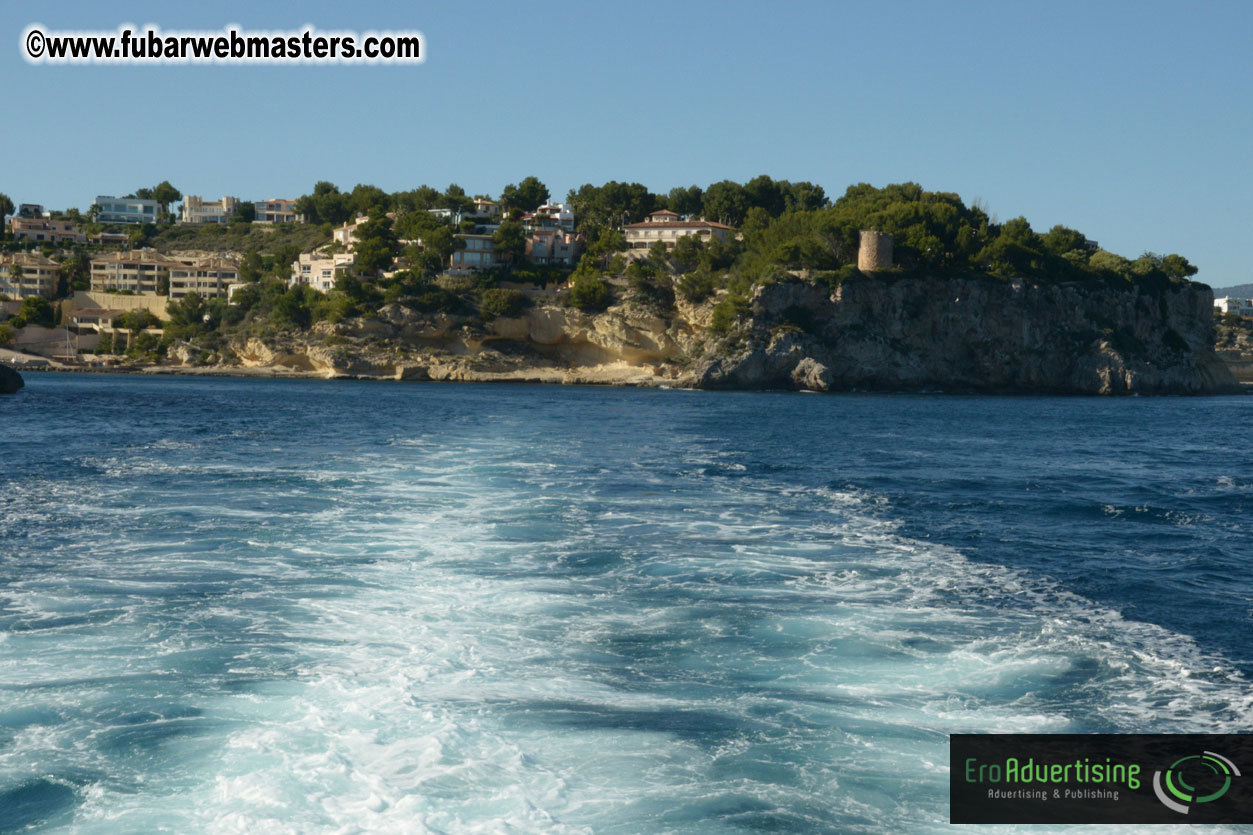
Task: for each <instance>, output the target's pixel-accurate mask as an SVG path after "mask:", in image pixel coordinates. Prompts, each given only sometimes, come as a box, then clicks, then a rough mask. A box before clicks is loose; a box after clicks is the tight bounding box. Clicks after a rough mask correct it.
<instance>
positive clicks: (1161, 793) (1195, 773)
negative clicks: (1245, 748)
mask: <svg viewBox="0 0 1253 835" xmlns="http://www.w3.org/2000/svg"><path fill="white" fill-rule="evenodd" d="M1239 776H1240V769H1238V768H1236V764H1235V763H1233V762H1232V761H1231V760H1229V759H1227V758H1226V757H1224V756H1222V755H1221V754H1215V753H1214V752H1213V751H1205V752H1203V753H1201V754H1191V755H1189V756H1187V757H1183V758H1181V759H1178V760H1175V762H1174V763H1172V764H1171V766H1170V768H1168V769H1166V770H1165V771H1154V772H1153V793H1154V794H1156V795H1157V799H1158V800H1160V801H1161V802H1162V805H1164V806H1166V807H1167V808H1169V809H1173V810H1175V811H1176V812H1178V813H1179V814H1181V815H1186V814H1188V811H1189V809H1190V808H1191V807H1190V806H1189V805H1187V804H1194V803H1213V802H1214V801H1215V800H1218V799H1219V798H1220V797H1222V796H1223V795H1225V794H1226V793H1227V790H1228V789H1230V788H1231V778H1232V777H1239Z"/></svg>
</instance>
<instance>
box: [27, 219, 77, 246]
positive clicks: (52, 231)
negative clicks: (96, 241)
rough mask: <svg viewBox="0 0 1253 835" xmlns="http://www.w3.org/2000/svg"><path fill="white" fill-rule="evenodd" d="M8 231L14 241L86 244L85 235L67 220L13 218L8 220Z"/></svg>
mask: <svg viewBox="0 0 1253 835" xmlns="http://www.w3.org/2000/svg"><path fill="white" fill-rule="evenodd" d="M9 229H10V231H11V232H12V233H13V240H15V241H37V242H41V243H50V244H75V243H77V244H82V243H86V242H87V235H86V234H84V233H83V231H82V230H81V229H79V228H78V226H77V225H76V224H75V223H74V222H73V221H69V220H46V219H44V218H36V219H33V220H32V219H28V218H24V217H13V218H10V219H9Z"/></svg>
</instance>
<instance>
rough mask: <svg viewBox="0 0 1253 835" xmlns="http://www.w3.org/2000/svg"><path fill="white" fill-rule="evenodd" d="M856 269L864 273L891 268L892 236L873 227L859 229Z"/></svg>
mask: <svg viewBox="0 0 1253 835" xmlns="http://www.w3.org/2000/svg"><path fill="white" fill-rule="evenodd" d="M857 269H859V270H861V271H862V272H864V273H871V272H874V271H875V270H890V269H892V236H891V235H889V234H888V233H887V232H878V231H875V230H873V229H863V230H861V246H860V247H859V248H858V250H857Z"/></svg>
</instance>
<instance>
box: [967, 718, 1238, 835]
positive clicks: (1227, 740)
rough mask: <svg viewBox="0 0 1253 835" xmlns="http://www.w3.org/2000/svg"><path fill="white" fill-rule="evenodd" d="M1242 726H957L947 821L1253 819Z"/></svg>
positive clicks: (1048, 821) (1230, 820)
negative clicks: (1135, 729) (1216, 730)
mask: <svg viewBox="0 0 1253 835" xmlns="http://www.w3.org/2000/svg"><path fill="white" fill-rule="evenodd" d="M1250 762H1253V736H1248V735H1242V734H1229V735H1220V734H954V735H953V736H951V737H950V738H949V767H950V774H949V821H950V822H951V823H1027V824H1030V823H1140V824H1153V823H1206V824H1210V823H1253V788H1250V786H1249V785H1248V784H1247V783H1248V781H1245V780H1241V776H1242V775H1241V764H1243V767H1244V768H1247V767H1248V764H1249V763H1250Z"/></svg>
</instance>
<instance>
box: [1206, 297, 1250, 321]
mask: <svg viewBox="0 0 1253 835" xmlns="http://www.w3.org/2000/svg"><path fill="white" fill-rule="evenodd" d="M1214 307H1215V308H1216V309H1217V310H1219V311H1220V312H1222V313H1233V314H1235V315H1236V316H1253V299H1233V298H1229V297H1223V298H1221V299H1214Z"/></svg>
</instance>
